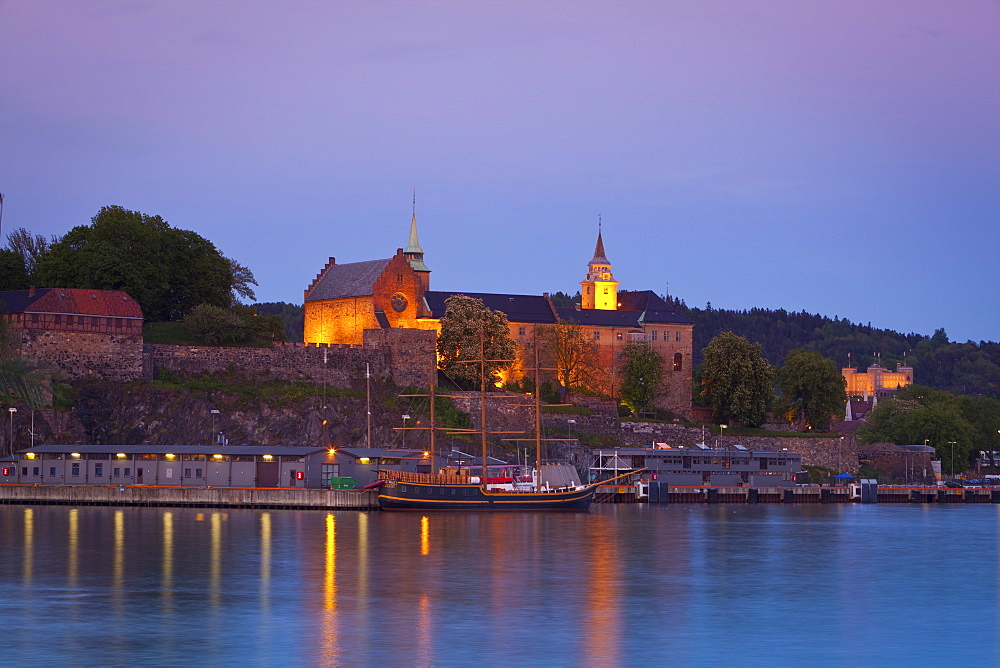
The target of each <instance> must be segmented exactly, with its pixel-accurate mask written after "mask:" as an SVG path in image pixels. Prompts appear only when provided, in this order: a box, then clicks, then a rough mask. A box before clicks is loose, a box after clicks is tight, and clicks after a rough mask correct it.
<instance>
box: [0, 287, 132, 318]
mask: <svg viewBox="0 0 1000 668" xmlns="http://www.w3.org/2000/svg"><path fill="white" fill-rule="evenodd" d="M0 313H55V314H63V315H65V314H68V315H89V316H101V317H111V318H138V319H140V320H141V319H142V307H140V306H139V304H138V303H137V302H136V301H135V300H134V299H132V297H130V296H129V294H128V293H127V292H124V291H122V290H85V289H81V288H29V289H27V290H9V291H5V292H0Z"/></svg>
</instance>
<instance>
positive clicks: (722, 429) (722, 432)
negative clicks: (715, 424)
mask: <svg viewBox="0 0 1000 668" xmlns="http://www.w3.org/2000/svg"><path fill="white" fill-rule="evenodd" d="M728 428H729V425H728V424H720V425H719V437H720V438H722V437H723V436H725V435H726V432H725V430H726V429H728ZM715 447H719V443H718V441H716V443H715Z"/></svg>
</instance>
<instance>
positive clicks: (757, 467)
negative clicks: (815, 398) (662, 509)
mask: <svg viewBox="0 0 1000 668" xmlns="http://www.w3.org/2000/svg"><path fill="white" fill-rule="evenodd" d="M592 455H593V464H592V465H591V467H590V473H591V477H592V479H593V480H607V479H609V478H612V477H614V476H616V475H619V474H621V473H624V472H626V471H631V470H637V469H646V470H645V471H643V472H642V474H641V477H642V478H643V479H646V480H657V481H659V482H660V483H662V484H666V485H676V486H678V487H702V486H709V487H743V486H752V487H755V486H759V487H794V486H795V484H796V480H795V477H796V474H797V473H798V472H799V471H801V470H802V455H801V454H799V453H797V452H788V451H785V450H782V451H780V452H769V451H760V450H750V449H748V448H747V447H745V446H742V445H735V446H733V448H732V449H714V448H709V447H707V446H705V445H704V444H696V445H695V447H693V448H685V447H683V446H682V447H677V448H671V447H669V446H662V445H659V446H654V447H651V448H614V449H609V450H606V449H598V450H593V451H592Z"/></svg>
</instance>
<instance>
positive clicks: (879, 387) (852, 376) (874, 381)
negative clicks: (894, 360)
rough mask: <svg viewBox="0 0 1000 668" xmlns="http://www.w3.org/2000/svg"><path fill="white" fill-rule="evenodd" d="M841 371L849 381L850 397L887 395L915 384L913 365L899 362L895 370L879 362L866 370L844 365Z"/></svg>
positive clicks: (848, 394)
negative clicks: (862, 370) (904, 364)
mask: <svg viewBox="0 0 1000 668" xmlns="http://www.w3.org/2000/svg"><path fill="white" fill-rule="evenodd" d="M840 371H841V373H842V374H843V376H844V380H845V381H847V396H849V397H865V398H866V399H867V398H868V397H885V396H889V395H890V394H892V393H893V392H895V391H896V390H898V389H899V388H901V387H906V386H907V385H912V384H913V367H910V366H903V365H902V364H897V365H896V370H895V371H889V370H888V369H886V368H884V367H882V366H880V365H878V364H873V365H872V366H870V367H868V369H867V370H866V371H864V372H858V370H857V369H856V368H855V367H844V368H842V369H841V370H840Z"/></svg>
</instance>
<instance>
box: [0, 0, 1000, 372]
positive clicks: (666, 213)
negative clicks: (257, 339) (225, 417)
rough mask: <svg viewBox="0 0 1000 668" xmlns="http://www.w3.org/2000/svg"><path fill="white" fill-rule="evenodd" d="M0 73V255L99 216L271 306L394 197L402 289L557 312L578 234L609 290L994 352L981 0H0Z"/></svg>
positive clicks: (993, 242)
mask: <svg viewBox="0 0 1000 668" xmlns="http://www.w3.org/2000/svg"><path fill="white" fill-rule="evenodd" d="M0 67H2V72H3V75H2V78H0V193H3V195H4V197H5V202H4V209H3V237H4V240H3V242H4V244H5V243H6V235H7V233H8V232H9V231H10V230H12V229H14V228H17V227H24V228H27V229H28V230H30V231H31V232H33V233H38V234H43V235H45V236H49V235H52V234H59V235H61V234H64V233H66V232H67V231H68V230H69V229H70V228H72V227H74V226H76V225H83V224H88V223H89V222H90V219H91V218H92V217H93V216H94V215H95V214H96V213H97V211H98V210H99V209H100V208H101V207H102V206H105V205H110V204H119V205H121V206H124V207H126V208H129V209H134V210H138V211H142V212H144V213H149V214H159V215H161V216H163V218H165V219H166V220H167V221H168V222H169V223H170V224H171V225H173V226H175V227H179V228H182V229H190V230H194V231H196V232H198V233H199V234H201V235H202V236H204V237H206V238H208V239H209V240H211V241H212V242H214V243H215V244H216V246H217V247H218V248H219V249H220V250H221V251H222V253H223V254H225V255H226V256H227V257H232V258H234V259H236V260H238V261H239V262H241V263H242V264H244V265H246V266H248V267H249V268H250V269H251V270H252V271H253V273H254V274H255V276H256V278H257V280H258V282H259V283H260V287H259V288H258V290H257V298H258V301H286V302H290V303H301V302H302V291H303V289H305V288H306V287H307V286H308V285H309V283H310V281H311V280H312V279H313V278H314V276H315V275H316V273H317V272H319V271H320V270H321V269H322V268H323V266H324V264H325V262H326V260H327V258H328V257H329V256H335V257H336V258H337V261H338V262H339V263H346V262H356V261H361V260H369V259H376V258H383V257H389V256H391V255H392V254H393V253H394V252H395V249H396V248H398V247H402V246H405V245H406V240H407V233H408V230H409V221H410V206H411V192H412V191H411V189H413V188H415V189H416V197H417V220H418V223H419V227H420V242H421V245H422V246H423V249H424V250H425V252H426V257H425V261H426V264H427V265H428V267H430V269H431V270H432V272H433V273H432V274H431V287H432V289H437V290H449V291H469V292H510V293H521V294H539V293H541V292H546V291H547V292H555V291H557V290H563V291H565V292H569V293H571V294H572V293H575V292H576V291H577V290H578V289H579V285H578V284H579V281H581V280H583V278H584V273H585V271H586V263H587V261H588V260H589V259H590V258H591V256H592V254H593V250H594V242H595V240H596V236H597V219H598V215H599V214H600V215H601V217H602V218H603V221H604V222H603V231H604V242H605V248H606V250H607V256H608V259H609V260H610V261H611V262H612V263H613V272H614V275H615V278H616V279H617V280H618V281H620V282H621V289H638V290H645V289H651V290H655V291H656V292H658V293H663V292H664V291H665V290H666V289H667V284H669V293H670V294H671V295H672V296H676V297H679V298H681V299H684V300H685V301H686V302H687V304H688V305H690V306H698V307H704V306H705V304H706V303H707V302H711V303H712V306H713V307H716V308H733V309H746V308H752V307H764V308H785V309H788V310H793V311H801V310H806V311H808V312H811V313H821V314H823V315H828V316H830V317H833V316H839V317H846V318H848V319H850V320H851V321H853V322H858V323H862V324H866V323H869V322H870V323H871V324H872V325H873V326H877V327H885V328H890V329H895V330H897V331H902V332H917V333H921V334H927V335H930V334H932V333H933V332H934V330H935V329H937V328H941V327H943V328H944V329H945V330H946V331H947V333H948V335H949V337H950V338H951V339H952V340H958V341H965V340H967V339H971V340H974V341H979V340H993V341H996V340H998V339H1000V281H998V278H997V275H998V269H997V268H998V265H1000V2H995V1H976V0H965V1H961V2H958V1H936V2H920V1H914V0H907V1H905V2H895V1H888V0H878V1H875V0H862V1H859V2H853V1H850V0H844V1H832V0H831V1H822V2H821V1H808V0H802V1H799V2H793V1H791V0H788V1H775V2H767V1H758V0H739V1H732V2H727V1H723V0H719V1H712V0H700V1H686V0H678V1H668V0H665V1H661V2H652V1H650V2H620V1H619V2H581V1H574V2H544V1H537V0H536V1H531V2H528V1H524V2H513V1H505V2H475V1H464V2H360V1H359V2H318V1H317V2H296V1H286V2H280V3H279V2H252V1H247V0H241V1H239V2H227V1H221V0H214V1H203V0H199V1H188V0H170V1H162V2H131V1H119V2H101V1H99V0H98V1H88V2H84V1H74V2H64V1H56V0H30V1H28V0H0ZM858 352H859V353H860V352H870V351H858ZM838 362H840V363H844V362H846V360H840V361H838Z"/></svg>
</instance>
